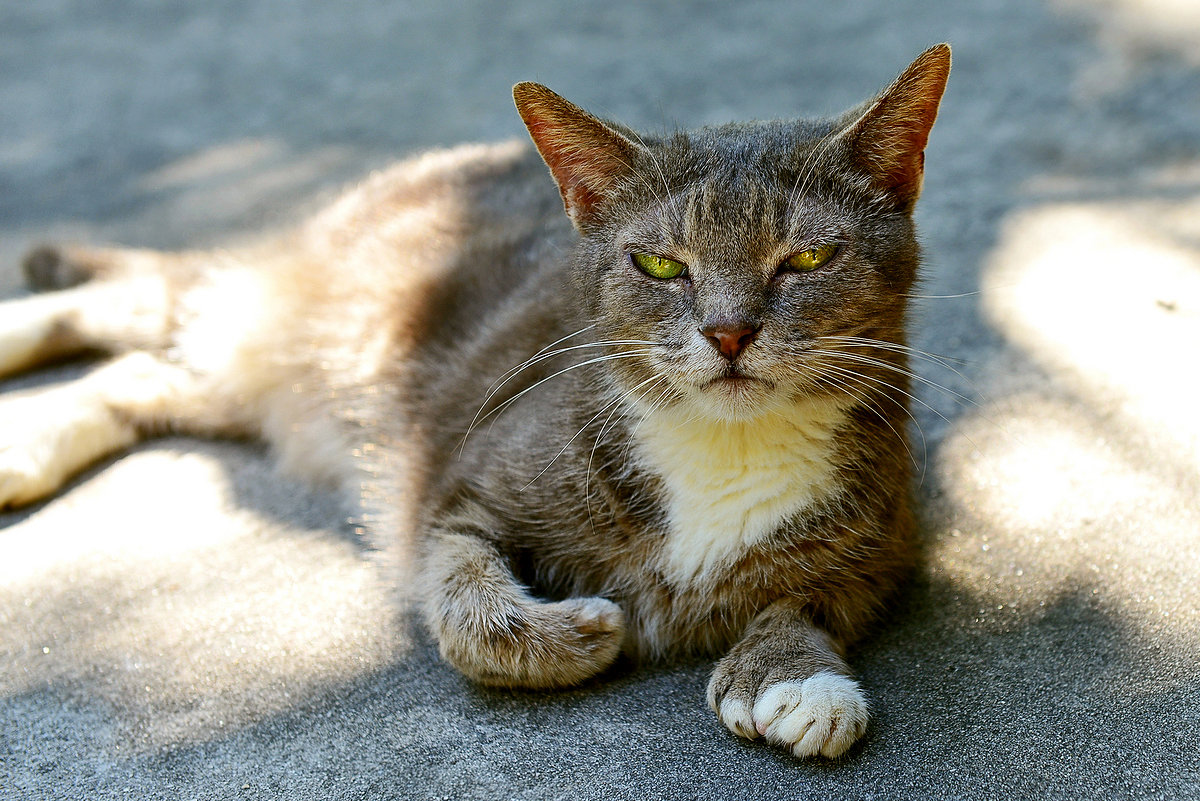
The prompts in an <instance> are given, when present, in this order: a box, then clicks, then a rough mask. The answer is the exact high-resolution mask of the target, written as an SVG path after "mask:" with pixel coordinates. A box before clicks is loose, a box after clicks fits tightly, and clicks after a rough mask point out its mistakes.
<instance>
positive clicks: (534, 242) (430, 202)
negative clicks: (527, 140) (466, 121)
mask: <svg viewBox="0 0 1200 801" xmlns="http://www.w3.org/2000/svg"><path fill="white" fill-rule="evenodd" d="M570 236H571V231H570V225H569V223H568V222H567V220H566V219H565V217H564V215H563V213H562V201H561V199H560V197H559V194H558V192H557V190H556V188H555V186H554V184H553V182H552V181H551V180H550V177H549V175H548V174H547V172H546V168H545V165H544V164H543V163H542V162H541V160H540V159H539V158H538V157H537V154H536V153H535V152H534V151H533V149H532V148H530V147H529V146H528V145H527V144H524V143H520V142H506V143H501V144H491V145H463V146H460V147H456V148H450V149H446V150H437V151H433V152H430V153H426V154H424V155H421V156H417V157H415V158H412V159H408V160H406V161H402V162H399V163H397V164H395V165H393V166H391V167H389V168H387V169H386V170H382V171H379V172H376V173H373V174H372V175H371V176H370V177H368V178H367V179H366V180H365V181H363V182H362V183H361V184H360V185H358V186H357V187H355V188H354V189H352V190H351V191H349V192H347V193H346V194H345V195H343V196H342V197H341V198H340V199H339V200H338V201H337V202H336V203H334V204H333V205H332V206H330V207H329V208H328V209H326V210H325V211H324V212H323V213H321V214H319V215H318V216H317V217H316V218H315V219H314V220H312V221H311V222H310V224H309V226H308V228H307V229H306V231H305V232H304V237H305V240H306V244H307V246H308V248H309V249H310V250H312V251H315V252H317V253H320V254H322V255H325V256H327V257H330V258H332V259H334V260H335V261H336V262H338V267H337V269H338V270H339V271H343V272H350V273H357V274H359V275H363V276H366V277H368V278H369V279H370V280H374V281H378V282H381V283H383V284H387V283H388V281H389V278H390V277H406V278H414V277H415V278H419V279H421V280H425V281H437V280H442V279H446V280H449V281H451V282H455V281H456V279H464V280H460V281H458V282H459V283H461V284H462V287H461V289H462V290H463V291H469V290H471V289H475V290H478V291H477V292H475V293H472V294H481V295H483V296H486V297H489V298H491V299H493V300H494V298H495V293H496V291H497V290H502V288H503V287H504V286H505V285H507V284H511V283H512V282H514V281H518V282H519V281H520V280H522V279H523V277H524V271H526V270H527V269H528V264H529V263H530V262H531V261H536V259H534V258H532V257H534V256H536V255H537V253H538V252H539V251H540V250H543V249H544V248H546V247H547V246H554V247H560V246H561V243H563V242H565V241H566V240H567V239H568V238H569V237H570ZM376 289H380V290H382V289H384V287H383V286H376ZM469 300H470V298H467V297H462V298H459V301H460V302H462V301H469Z"/></svg>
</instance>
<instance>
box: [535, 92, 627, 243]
mask: <svg viewBox="0 0 1200 801" xmlns="http://www.w3.org/2000/svg"><path fill="white" fill-rule="evenodd" d="M513 100H514V101H515V102H516V104H517V111H518V112H519V113H520V115H521V119H522V120H524V121H525V127H526V128H528V129H529V135H530V136H531V137H532V138H533V143H534V144H535V145H537V149H538V152H539V153H541V154H542V160H543V161H545V162H546V165H547V166H548V167H549V168H550V172H551V174H553V175H554V180H555V181H556V182H557V183H558V190H559V192H561V193H562V199H563V206H564V207H565V208H566V210H567V216H569V217H570V218H571V222H573V223H575V227H576V228H578V229H580V230H584V229H586V228H587V227H588V226H589V224H590V223H591V222H592V221H593V219H594V218H595V216H596V214H597V213H598V212H599V211H600V210H601V209H602V208H603V206H604V204H605V202H606V201H607V200H608V199H610V198H611V196H612V190H613V189H614V187H615V186H616V185H617V184H618V183H619V182H620V181H621V179H622V178H624V177H626V176H628V175H630V174H631V173H632V171H633V167H632V165H633V164H634V162H635V160H636V159H637V157H638V155H639V154H640V152H641V151H642V149H643V148H642V147H641V145H639V144H637V143H635V142H633V141H632V140H631V139H629V137H627V136H625V135H624V134H622V133H621V132H620V131H617V130H615V129H614V128H612V127H611V126H609V125H607V124H605V123H604V122H603V121H602V120H600V119H598V118H596V117H593V116H592V115H591V114H588V113H587V112H586V111H584V110H583V109H581V108H579V106H576V105H575V104H574V103H571V102H570V101H568V100H566V99H564V98H562V97H560V96H558V95H556V94H555V93H554V92H552V91H550V90H549V89H547V88H546V87H544V86H542V85H541V84H537V83H531V82H528V81H527V82H524V83H519V84H517V85H516V86H514V87H513Z"/></svg>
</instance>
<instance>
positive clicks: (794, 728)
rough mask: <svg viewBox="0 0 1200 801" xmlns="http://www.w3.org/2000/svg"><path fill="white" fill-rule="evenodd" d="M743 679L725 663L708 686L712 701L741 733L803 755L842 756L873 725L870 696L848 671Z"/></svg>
mask: <svg viewBox="0 0 1200 801" xmlns="http://www.w3.org/2000/svg"><path fill="white" fill-rule="evenodd" d="M740 678H742V677H739V676H737V675H736V674H732V671H731V667H730V666H729V665H726V664H722V665H718V667H717V670H716V671H715V672H714V673H713V677H712V679H711V680H710V681H709V685H708V703H709V706H711V707H712V709H713V711H714V712H716V713H717V717H718V718H719V719H720V720H721V722H722V723H723V724H725V727H726V728H728V729H729V730H730V731H731V732H733V733H734V734H736V735H738V736H740V737H746V738H748V739H754V738H756V737H759V736H762V737H764V738H765V739H766V740H767V741H768V742H771V743H775V744H776V745H781V746H783V747H784V748H787V749H788V750H790V751H791V752H792V754H793V755H795V756H797V757H802V758H803V757H810V756H817V755H820V756H825V757H836V756H840V755H841V754H843V753H844V752H845V751H846V749H848V748H849V747H850V746H851V745H853V744H854V743H855V742H856V741H857V740H858V738H860V737H862V735H863V733H864V732H865V731H866V730H867V720H868V718H869V714H868V709H867V700H866V697H865V696H864V695H863V693H862V690H861V689H859V686H858V683H857V682H855V681H854V680H853V679H850V678H847V677H846V676H842V675H839V674H837V673H831V672H827V671H822V672H820V673H817V674H815V675H813V676H810V677H809V678H807V679H805V680H804V681H778V682H773V683H770V682H767V683H764V684H761V685H760V684H758V683H757V682H749V683H748V682H745V681H743V680H739V679H740Z"/></svg>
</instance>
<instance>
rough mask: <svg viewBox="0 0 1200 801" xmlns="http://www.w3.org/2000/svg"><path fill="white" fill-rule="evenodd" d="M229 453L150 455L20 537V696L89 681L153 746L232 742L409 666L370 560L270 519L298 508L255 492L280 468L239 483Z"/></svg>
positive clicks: (4, 626)
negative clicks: (397, 665)
mask: <svg viewBox="0 0 1200 801" xmlns="http://www.w3.org/2000/svg"><path fill="white" fill-rule="evenodd" d="M226 455H227V454H225V453H224V452H223V449H222V448H219V447H216V446H199V447H194V448H185V449H183V450H182V452H174V451H171V450H164V449H162V448H150V449H144V450H141V451H138V452H136V453H134V454H131V455H130V456H128V457H126V458H124V459H122V460H120V461H119V462H118V463H116V464H114V465H112V466H110V467H109V468H107V469H106V470H105V471H104V472H103V473H102V474H100V475H98V476H94V477H92V478H90V479H88V480H86V481H85V482H84V483H83V484H82V485H81V486H79V487H77V488H75V489H74V490H72V491H70V492H69V493H68V494H67V496H66V497H64V498H63V500H62V501H61V502H60V503H56V504H52V505H50V506H49V507H46V508H45V509H43V510H42V511H41V512H39V513H35V514H34V515H32V516H30V517H29V518H27V519H26V520H25V521H24V522H22V523H18V524H17V525H14V526H12V527H10V528H8V529H6V530H5V532H4V534H5V536H4V537H3V538H0V610H3V611H2V612H0V655H2V657H3V659H4V662H5V664H6V665H7V666H8V667H7V668H6V670H7V671H8V679H7V680H6V682H5V689H4V693H5V695H14V694H22V693H29V692H35V691H40V690H42V689H44V688H45V687H47V686H52V685H54V684H61V683H70V682H75V681H80V680H86V681H87V683H88V686H89V687H90V688H91V690H90V692H91V693H92V694H93V698H92V700H93V701H103V702H105V703H106V704H110V705H114V706H119V707H123V708H124V709H125V710H126V711H125V714H126V715H129V716H131V718H127V720H126V723H125V724H124V725H126V726H129V725H133V727H134V728H133V729H132V730H131V731H129V732H128V734H129V735H132V736H134V737H135V738H136V740H137V742H139V744H140V745H139V747H143V748H145V747H153V746H156V745H162V744H165V743H169V742H177V741H179V740H180V739H181V738H183V739H190V740H195V739H206V738H208V737H213V736H219V735H221V734H223V733H224V732H227V731H228V730H229V729H230V728H231V727H239V726H245V725H248V724H250V723H252V722H253V721H255V720H259V719H261V718H263V717H265V716H268V715H272V714H276V713H278V712H279V711H281V710H284V709H290V708H291V707H292V706H294V705H295V704H297V703H300V702H301V701H303V699H305V698H307V697H309V696H310V695H311V694H312V693H313V692H314V691H316V690H318V689H319V687H320V686H322V685H324V684H327V683H328V682H329V681H330V680H333V681H352V680H354V679H356V678H358V677H361V676H363V675H366V674H369V673H371V672H374V671H377V670H379V669H380V668H381V667H383V666H385V665H388V664H391V663H393V662H394V660H396V659H398V658H400V657H401V655H402V654H403V652H404V641H403V640H402V639H401V638H400V637H399V633H398V632H399V629H398V628H397V624H396V623H395V621H396V620H397V618H396V614H395V610H394V609H393V608H391V607H389V606H388V605H387V604H386V603H385V600H384V594H383V593H382V592H380V591H379V589H378V586H377V576H376V575H375V573H374V571H373V569H372V565H371V564H369V563H368V562H367V561H365V560H364V559H363V558H362V556H361V553H360V551H359V548H358V547H357V546H356V545H354V544H353V543H352V542H350V541H348V540H346V539H344V538H339V537H337V536H334V535H331V534H329V533H328V532H321V531H310V530H306V529H304V528H302V527H299V526H297V525H296V524H294V523H290V522H289V521H287V520H286V519H284V520H279V519H274V520H272V519H271V518H269V517H266V516H264V514H265V513H266V510H265V509H262V507H264V506H265V507H267V509H269V508H270V507H271V506H272V505H277V504H280V503H286V501H285V499H284V498H271V497H269V496H270V494H271V493H270V491H267V492H265V493H264V492H263V490H262V489H255V488H253V487H252V484H253V483H260V484H261V483H265V482H267V481H269V478H270V469H269V468H268V467H267V466H266V465H265V464H261V463H251V464H250V465H244V466H242V467H240V468H239V469H238V470H237V471H235V472H234V473H233V474H232V475H230V473H229V472H228V469H227V468H228V465H227V464H225V462H224V459H223V458H222V457H223V456H226ZM247 468H248V469H247ZM233 481H236V482H238V483H242V482H245V483H246V487H245V490H246V491H248V492H250V493H251V494H252V496H253V495H254V494H255V493H257V494H258V495H259V497H257V498H254V502H253V503H250V504H247V499H245V498H242V499H240V500H239V497H238V495H239V492H238V488H237V487H235V486H234V485H233V484H231V482H233ZM263 495H266V496H267V497H265V498H264V497H262V496H263ZM291 500H292V501H293V502H294V501H296V500H303V494H302V495H301V496H296V495H295V494H294V493H292V494H291ZM310 502H316V503H320V499H319V498H315V497H314V498H311V499H310ZM256 506H257V507H259V510H256V509H255V507H256ZM330 511H332V510H330ZM56 519H59V520H61V521H62V522H61V523H60V524H56V522H55V520H56ZM82 519H86V520H91V521H93V525H91V526H80V525H79V522H78V521H80V520H82ZM39 530H49V531H54V532H55V535H54V536H53V537H49V538H48V537H37V536H32V535H30V534H27V532H34V531H39ZM31 632H37V635H36V636H34V637H32V639H28V638H27V637H26V636H25V634H28V633H31ZM23 633H25V634H23Z"/></svg>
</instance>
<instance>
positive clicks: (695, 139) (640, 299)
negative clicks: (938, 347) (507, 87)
mask: <svg viewBox="0 0 1200 801" xmlns="http://www.w3.org/2000/svg"><path fill="white" fill-rule="evenodd" d="M949 70H950V48H949V47H948V46H947V45H944V44H943V45H937V46H935V47H932V48H930V49H929V50H927V51H925V52H924V53H922V54H921V55H920V56H919V57H918V58H917V59H916V61H914V62H913V63H912V64H911V65H910V66H909V67H908V68H907V69H906V70H905V71H904V72H903V73H902V74H901V75H900V77H899V78H898V79H897V80H896V81H895V82H894V83H893V84H892V85H891V86H890V87H889V88H888V89H887V90H885V91H884V92H883V93H882V94H880V95H879V96H878V97H877V98H875V99H873V100H871V101H869V102H867V103H865V104H863V105H862V106H860V107H858V108H856V109H854V110H852V111H850V112H847V113H846V114H844V115H842V116H840V117H838V118H835V119H829V120H815V121H814V120H800V121H791V122H763V123H745V124H733V125H726V126H720V127H712V128H702V129H699V130H696V131H691V132H680V133H676V134H673V135H671V136H667V137H663V138H649V137H646V138H643V137H640V136H638V135H637V134H635V133H633V132H632V131H630V130H628V129H626V128H624V127H621V126H618V125H614V124H611V123H607V122H603V121H601V120H599V119H597V118H596V117H593V116H592V115H590V114H588V113H587V112H585V111H583V110H582V109H580V108H578V107H577V106H575V105H573V104H571V103H569V102H568V101H566V100H564V99H563V98H561V97H559V96H558V95H556V94H554V93H553V92H551V91H550V90H549V89H546V88H545V87H543V86H539V85H538V84H532V83H522V84H518V85H517V86H516V87H515V88H514V92H513V94H514V97H515V99H516V103H517V108H518V110H519V111H520V113H521V117H522V118H523V119H524V121H525V123H526V125H527V127H528V128H529V132H530V135H531V136H532V138H533V140H534V143H535V144H536V145H537V148H538V150H539V152H540V153H541V155H542V157H543V159H544V160H545V161H546V163H547V165H548V166H549V167H550V171H551V173H552V174H553V176H554V179H555V181H556V182H557V183H558V187H559V189H560V191H561V193H562V197H563V204H564V206H565V208H566V212H567V214H568V216H569V217H570V218H571V220H572V222H573V223H574V224H575V227H576V228H577V229H578V230H579V232H580V233H581V235H582V242H581V248H580V254H579V256H580V257H579V258H578V259H577V260H576V262H575V266H574V269H575V270H576V272H577V274H576V275H575V276H574V277H575V279H576V286H577V287H578V288H579V289H580V292H579V298H580V303H581V304H583V305H584V307H585V309H584V311H585V312H586V314H587V316H588V317H590V318H591V320H593V321H594V322H595V325H596V330H597V331H598V332H599V335H600V337H601V338H604V339H608V340H612V341H613V342H614V343H622V344H614V346H613V347H614V349H616V350H618V351H621V352H623V353H626V354H628V355H627V356H624V357H621V358H615V359H612V360H609V361H608V362H606V364H607V365H608V366H609V369H610V370H611V371H612V374H613V376H614V377H615V378H616V379H617V383H618V386H620V387H622V388H623V389H624V390H625V391H627V392H628V393H629V399H630V400H631V401H633V402H641V403H643V404H645V403H651V402H656V403H660V404H664V405H667V406H671V405H675V404H684V405H685V406H686V407H687V410H688V411H690V412H691V413H699V414H703V415H705V416H710V417H715V418H721V419H732V420H736V419H751V418H754V417H757V416H759V415H762V414H764V413H766V412H768V411H770V410H772V409H776V408H778V407H779V405H780V404H786V403H790V402H794V401H795V400H796V399H798V398H801V397H805V398H811V397H814V396H821V395H826V396H834V397H836V396H839V395H840V396H842V397H856V396H857V395H859V394H867V395H869V394H871V393H870V392H869V391H868V390H869V387H868V386H865V381H864V380H863V379H862V378H856V377H855V374H856V373H862V372H863V371H862V370H861V369H859V368H860V367H861V366H862V363H859V364H855V363H854V362H853V361H846V359H847V358H848V357H845V356H838V355H837V354H838V353H854V352H857V351H856V348H860V347H861V346H860V345H856V344H855V340H853V339H845V338H847V337H857V338H859V339H870V340H878V341H880V342H885V343H896V344H903V327H904V316H905V308H906V295H907V293H908V291H909V289H910V287H911V286H912V283H913V281H914V278H915V274H916V268H917V263H918V259H919V255H918V248H917V243H916V239H915V235H914V230H913V225H912V219H911V214H912V209H913V205H914V204H915V202H916V200H917V197H918V195H919V194H920V190H921V181H922V176H923V168H924V150H925V144H926V141H927V139H928V136H929V130H930V128H931V126H932V125H933V122H934V119H935V117H936V116H937V108H938V103H939V102H940V100H941V96H942V92H943V90H944V89H945V85H946V79H947V77H948V75H949ZM643 343H644V344H643ZM831 354H832V355H831ZM884 354H885V358H887V356H886V354H887V351H886V350H885V351H884ZM856 393H857V394H856ZM639 399H640V401H639Z"/></svg>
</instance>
